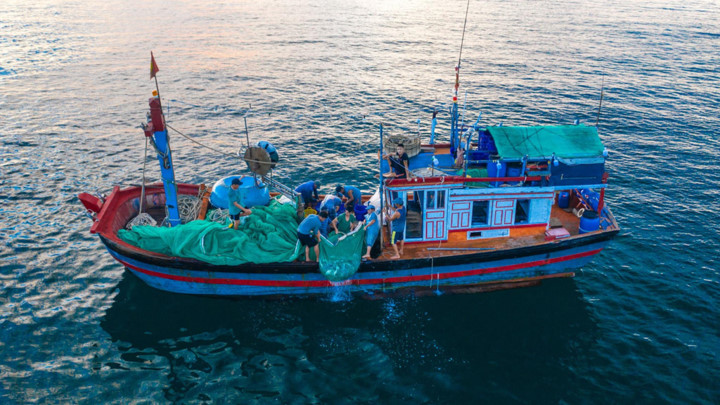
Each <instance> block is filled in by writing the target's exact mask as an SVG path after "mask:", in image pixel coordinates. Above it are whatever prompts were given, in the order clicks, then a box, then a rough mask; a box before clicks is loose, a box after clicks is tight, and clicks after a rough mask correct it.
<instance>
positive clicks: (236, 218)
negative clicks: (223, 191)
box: [228, 176, 252, 230]
mask: <svg viewBox="0 0 720 405" xmlns="http://www.w3.org/2000/svg"><path fill="white" fill-rule="evenodd" d="M243 178H245V176H242V177H240V178H237V177H235V178H234V179H232V182H230V190H228V210H229V212H230V218H231V219H232V220H233V224H232V227H233V228H234V229H236V230H237V229H238V225H240V217H244V216H247V215H250V214H252V211H251V210H249V209H247V208H245V207H243V206H242V205H240V203H241V202H242V194H241V193H240V183H241V182H242V181H241V180H242V179H243Z"/></svg>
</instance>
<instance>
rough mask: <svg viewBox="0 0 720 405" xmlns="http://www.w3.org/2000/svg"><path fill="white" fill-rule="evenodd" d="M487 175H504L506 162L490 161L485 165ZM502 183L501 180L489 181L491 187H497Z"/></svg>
mask: <svg viewBox="0 0 720 405" xmlns="http://www.w3.org/2000/svg"><path fill="white" fill-rule="evenodd" d="M487 171H488V177H505V174H506V173H507V163H505V162H490V163H488V165H487ZM501 184H503V182H502V181H493V182H491V183H490V185H491V186H493V187H498V186H500V185H501Z"/></svg>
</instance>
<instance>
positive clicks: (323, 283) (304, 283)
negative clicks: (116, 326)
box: [118, 249, 602, 287]
mask: <svg viewBox="0 0 720 405" xmlns="http://www.w3.org/2000/svg"><path fill="white" fill-rule="evenodd" d="M601 250H602V249H594V250H589V251H587V252H582V253H575V254H572V255H568V256H561V257H556V258H553V259H544V260H535V261H532V262H527V263H519V264H510V265H506V266H498V267H491V268H488V269H477V270H464V271H455V272H448V273H440V274H437V273H436V274H427V275H425V274H423V275H417V276H402V277H389V278H384V279H383V278H374V279H352V280H347V281H345V282H340V283H331V282H330V281H328V280H297V281H292V280H243V279H233V278H206V277H188V276H176V275H172V274H165V273H159V272H156V271H152V270H146V269H142V268H139V267H137V266H133V265H131V264H129V263H126V262H124V261H122V260H118V261H119V262H120V263H122V264H123V265H125V266H126V267H129V268H131V269H133V270H135V271H138V272H140V273H143V274H146V275H148V276H152V277H160V278H164V279H168V280H174V281H183V282H187V283H203V284H227V285H251V286H260V287H332V286H337V285H367V284H383V283H385V284H388V283H390V284H392V283H404V282H410V281H422V280H430V279H431V278H433V279H436V280H437V279H441V278H442V279H446V278H459V277H467V276H476V275H480V274H489V273H497V272H501V271H509V270H517V269H523V268H528V267H536V266H542V265H546V264H552V263H559V262H564V261H568V260H573V259H579V258H582V257H588V256H592V255H594V254H597V253H599V252H600V251H601Z"/></svg>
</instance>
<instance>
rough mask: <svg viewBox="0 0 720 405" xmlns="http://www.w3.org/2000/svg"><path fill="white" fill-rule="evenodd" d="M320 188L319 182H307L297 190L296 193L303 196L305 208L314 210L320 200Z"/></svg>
mask: <svg viewBox="0 0 720 405" xmlns="http://www.w3.org/2000/svg"><path fill="white" fill-rule="evenodd" d="M318 188H320V182H319V181H317V180H315V181H308V182H305V183H303V184H301V185H299V186H297V188H295V192H296V193H300V195H301V196H302V200H303V204H305V208H312V206H313V205H314V204H315V203H316V202H317V200H318V199H319V197H318Z"/></svg>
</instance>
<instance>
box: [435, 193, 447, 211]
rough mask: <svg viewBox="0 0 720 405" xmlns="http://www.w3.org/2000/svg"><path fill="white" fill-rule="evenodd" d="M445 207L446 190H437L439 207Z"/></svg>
mask: <svg viewBox="0 0 720 405" xmlns="http://www.w3.org/2000/svg"><path fill="white" fill-rule="evenodd" d="M444 208H445V190H438V192H437V209H439V210H440V209H444Z"/></svg>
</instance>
